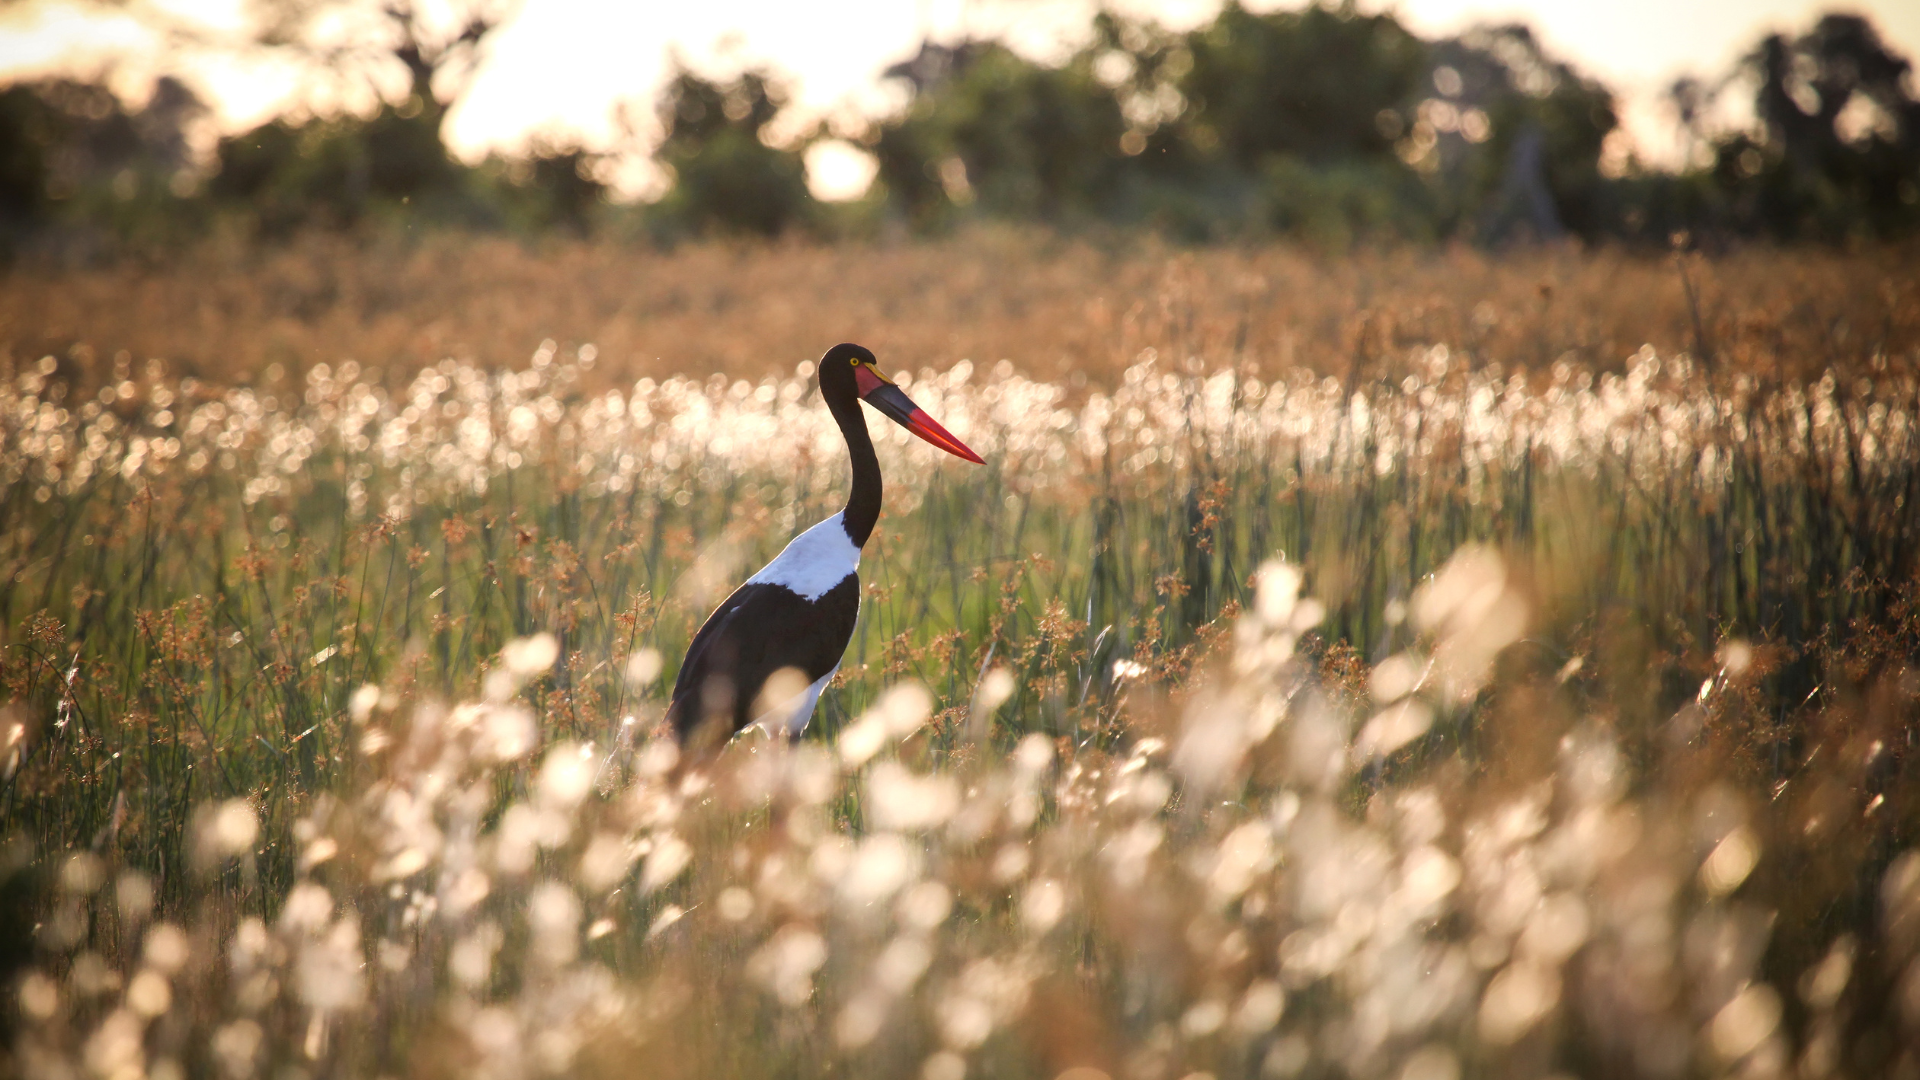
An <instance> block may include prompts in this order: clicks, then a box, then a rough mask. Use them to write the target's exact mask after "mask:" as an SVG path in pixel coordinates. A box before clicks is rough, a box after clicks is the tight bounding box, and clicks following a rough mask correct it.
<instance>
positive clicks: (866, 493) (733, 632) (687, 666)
mask: <svg viewBox="0 0 1920 1080" xmlns="http://www.w3.org/2000/svg"><path fill="white" fill-rule="evenodd" d="M819 378H820V396H821V397H822V398H823V399H824V400H825V401H826V403H827V408H828V409H829V410H830V411H831V412H832V413H833V418H834V421H835V422H836V423H838V424H839V425H840V433H841V435H842V436H844V437H845V439H846V441H847V454H848V456H849V457H850V458H851V459H852V464H853V487H852V490H851V491H849V492H848V494H847V505H846V508H845V509H844V510H842V511H841V512H840V513H838V514H835V515H833V516H832V517H830V518H828V519H826V520H825V521H822V522H821V523H819V524H818V525H815V526H814V527H813V528H811V529H808V530H807V531H806V532H803V533H801V534H800V535H799V536H797V537H795V538H794V539H793V542H792V543H790V544H788V545H787V547H786V549H785V550H784V551H782V552H781V553H780V554H779V556H778V557H776V558H775V559H774V560H773V561H772V562H770V563H768V564H767V565H766V566H764V567H762V568H761V569H760V571H759V572H758V573H756V574H754V575H753V576H752V577H751V578H748V579H747V582H746V584H744V585H742V586H740V587H739V588H738V589H735V590H734V592H733V595H731V596H729V597H727V599H726V601H725V602H724V603H722V604H721V605H720V606H719V607H718V608H716V609H715V610H714V612H713V614H712V615H709V616H707V621H706V623H705V624H704V625H702V626H701V627H700V632H699V633H697V634H695V635H694V637H693V643H692V644H691V645H689V646H687V656H686V659H685V660H683V661H681V664H680V675H679V678H678V679H676V680H675V682H674V685H673V699H672V702H671V703H670V704H669V705H668V706H667V717H668V719H669V720H670V721H671V722H672V724H673V729H674V733H675V734H676V735H677V736H678V737H679V739H680V741H681V742H682V743H683V744H684V743H688V742H690V741H696V739H695V737H696V735H698V736H699V738H698V739H697V741H699V742H701V743H703V744H708V745H711V744H714V743H718V742H720V741H724V740H725V739H726V738H728V737H730V736H732V735H733V734H734V733H735V732H738V731H740V730H741V729H742V728H745V727H747V726H748V725H749V724H755V723H758V724H763V725H765V726H766V727H768V728H770V729H772V732H773V733H785V734H788V735H790V736H794V737H797V736H798V735H799V734H800V732H801V731H803V730H805V728H806V726H807V721H808V719H809V718H811V717H812V715H813V708H814V705H815V704H816V703H817V702H818V701H819V700H820V692H821V691H822V690H824V689H825V688H826V685H827V681H828V680H829V679H831V678H832V677H833V673H834V671H835V670H837V669H838V668H839V667H840V658H841V656H842V655H843V654H844V653H845V652H846V649H847V642H848V641H849V640H851V639H852V637H853V627H854V621H855V620H856V619H857V618H858V616H859V614H860V576H859V573H858V569H859V566H860V549H861V548H862V547H864V546H866V542H867V538H868V537H869V536H871V535H872V534H873V526H874V523H875V522H877V521H878V520H879V519H880V494H881V482H880V460H879V458H877V457H875V456H874V452H873V439H872V438H871V437H870V436H869V435H868V434H867V421H866V418H865V416H864V415H863V414H862V413H861V411H860V402H861V401H863V400H864V401H866V402H867V403H869V404H871V405H872V406H874V408H876V409H878V410H880V412H881V413H883V414H885V415H886V416H888V417H889V418H891V419H893V420H894V421H896V422H897V423H899V424H900V425H901V426H903V427H905V428H906V429H907V430H908V431H911V432H913V433H914V434H915V435H918V436H920V437H921V438H922V439H925V440H926V441H927V442H930V443H932V444H933V445H935V446H938V447H940V448H941V449H942V450H945V451H947V452H948V453H950V454H953V455H955V456H956V457H962V458H965V459H967V460H968V461H972V462H975V463H978V462H979V461H980V457H979V455H977V454H975V453H974V452H973V451H972V450H969V449H967V447H966V446H965V445H964V444H963V443H961V442H960V440H958V439H956V438H954V437H953V436H952V435H950V434H948V433H947V431H946V429H945V428H943V427H941V426H940V425H939V424H937V423H935V422H934V421H933V419H932V418H931V417H929V416H927V414H926V413H924V412H922V411H921V410H920V408H919V407H918V406H916V405H914V403H913V402H912V401H910V400H908V398H907V395H906V394H904V393H902V392H901V390H900V388H899V387H897V386H895V385H894V384H893V383H891V382H889V381H887V379H886V377H885V376H883V375H881V374H880V370H879V367H878V365H877V364H876V363H875V361H874V358H873V354H872V353H871V352H868V351H867V350H866V349H863V348H861V347H860V346H858V345H836V346H834V347H833V348H832V349H829V350H827V354H826V356H824V357H822V358H821V360H820V370H819ZM783 672H785V674H784V676H783V677H776V676H781V673H783Z"/></svg>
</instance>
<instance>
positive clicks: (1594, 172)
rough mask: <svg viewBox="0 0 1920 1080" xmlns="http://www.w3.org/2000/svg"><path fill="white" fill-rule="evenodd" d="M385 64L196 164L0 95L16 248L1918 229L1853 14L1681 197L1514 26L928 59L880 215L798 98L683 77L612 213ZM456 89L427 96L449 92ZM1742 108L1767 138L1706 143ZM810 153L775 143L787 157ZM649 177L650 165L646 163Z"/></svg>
mask: <svg viewBox="0 0 1920 1080" xmlns="http://www.w3.org/2000/svg"><path fill="white" fill-rule="evenodd" d="M382 10H383V12H384V15H385V17H386V18H387V19H389V20H390V21H391V27H392V28H393V29H395V30H396V34H395V35H394V36H393V37H392V41H393V42H394V44H393V45H392V46H391V47H390V49H389V50H388V55H387V59H388V60H389V61H392V62H397V63H399V64H401V65H404V67H405V69H406V71H407V73H408V76H409V78H410V79H411V87H412V89H411V91H410V92H409V93H408V94H407V96H406V97H405V98H404V99H403V100H399V101H390V102H388V103H386V104H384V105H382V106H381V107H380V108H379V109H378V111H376V112H374V113H372V114H371V115H350V114H349V115H336V116H324V117H310V116H286V117H282V118H280V119H276V120H273V121H271V122H269V123H267V124H264V125H262V126H260V127H258V128H255V129H253V130H251V131H248V132H244V133H241V134H234V135H227V136H224V137H222V138H220V139H219V141H218V143H217V146H215V147H214V149H213V151H212V153H211V155H210V156H209V155H207V154H204V153H203V154H198V155H196V154H195V153H193V152H192V151H191V148H190V147H191V142H192V140H191V139H190V138H189V132H190V130H191V129H192V126H193V125H194V124H196V123H199V122H201V120H202V117H203V116H204V112H205V109H204V106H203V104H202V103H201V102H200V101H198V100H197V99H196V98H195V97H194V95H193V94H192V92H191V91H190V90H188V89H187V87H186V86H185V85H184V84H183V83H181V82H179V81H178V80H175V79H172V78H166V79H162V80H161V81H160V82H159V83H158V84H157V85H156V87H155V91H154V93H153V94H152V95H151V96H150V98H149V100H148V101H147V103H146V104H145V105H143V106H140V107H138V108H132V107H129V106H128V105H126V104H125V103H123V102H122V101H121V100H120V99H118V98H117V97H115V96H114V95H113V94H112V93H110V92H109V91H108V90H106V89H105V88H103V87H101V86H99V85H93V84H88V83H81V82H74V81H42V82H36V83H22V84H17V85H14V86H12V87H9V88H6V89H4V90H0V245H4V246H5V247H7V248H9V249H13V250H20V249H22V248H29V249H30V248H32V247H33V246H35V245H42V246H50V247H54V248H57V249H59V250H64V251H73V250H81V251H83V252H84V251H89V250H109V251H110V250H120V249H123V248H125V247H127V246H129V245H133V246H146V245H167V244H172V243H177V242H181V241H185V240H191V239H193V238H195V237H198V236H203V235H206V234H208V233H210V232H215V231H222V230H225V231H240V232H242V233H245V234H247V235H253V236H258V237H264V238H273V237H280V236H286V235H289V234H292V233H295V232H298V231H301V230H308V229H314V228H324V229H350V228H365V227H379V226H380V225H382V224H391V223H398V224H405V225H409V226H412V225H421V226H431V227H443V228H445V227H452V228H470V229H480V230H499V231H507V232H519V233H538V232H543V231H548V230H569V231H573V232H578V233H588V232H596V231H597V232H609V231H612V232H619V233H625V234H631V235H637V236H651V237H655V238H659V239H672V238H674V237H679V236H687V235H694V234H711V233H728V232H732V233H746V234H759V235H775V234H780V233H785V232H790V231H806V232H811V233H815V234H820V235H827V236H838V235H871V234H874V233H880V232H888V231H893V232H901V231H910V232H920V233H924V232H939V231H944V230H949V229H952V228H954V227H956V226H959V225H961V224H964V223H966V222H968V221H977V220H998V221H1009V222H1041V223H1046V224H1048V225H1051V226H1054V227H1058V228H1063V229H1097V228H1147V229H1153V230H1157V231H1160V232H1162V233H1164V234H1166V235H1168V236H1170V237H1174V238H1177V239H1182V240H1193V241H1213V240H1229V239H1237V238H1243V237H1249V236H1253V237H1259V236H1289V237H1294V238H1298V239H1303V240H1306V241H1308V242H1311V243H1316V244H1323V245H1328V246H1334V247H1340V246H1345V245H1347V244H1350V243H1353V242H1356V241H1360V242H1365V241H1371V240H1402V241H1404V240H1413V241H1431V240H1445V239H1464V240H1469V241H1472V242H1476V243H1483V244H1501V243H1508V242H1513V241H1516V240H1525V239H1551V238H1555V237H1560V236H1577V237H1580V238H1583V239H1587V240H1616V241H1626V242H1633V243H1667V242H1669V239H1670V238H1671V237H1672V236H1673V235H1674V234H1676V233H1681V232H1685V233H1688V234H1690V235H1692V236H1694V237H1696V238H1699V239H1702V240H1708V241H1712V240H1718V239H1736V238H1766V239H1771V240H1778V241H1820V242H1847V241H1853V240H1862V239H1869V240H1870V239H1880V238H1889V237H1895V236H1901V235H1908V234H1911V233H1913V232H1914V231H1916V226H1920V100H1916V97H1915V94H1914V91H1913V85H1912V79H1911V65H1910V63H1909V61H1908V60H1907V59H1906V58H1904V57H1901V56H1898V55H1896V54H1895V53H1893V52H1892V51H1891V50H1890V48H1889V47H1888V45H1887V44H1886V43H1885V42H1884V41H1882V40H1881V38H1880V37H1879V35H1878V34H1877V33H1876V31H1875V30H1874V28H1873V26H1872V25H1871V24H1870V23H1869V22H1868V21H1867V20H1866V19H1864V18H1862V17H1860V16H1856V15H1838V14H1835V15H1827V16H1825V17H1824V18H1822V19H1820V20H1819V21H1818V22H1817V23H1816V24H1814V25H1813V26H1812V27H1811V28H1810V29H1808V30H1807V31H1806V32H1805V33H1803V34H1800V35H1797V36H1794V35H1781V34H1775V35H1770V36H1768V37H1766V38H1764V39H1763V40H1761V41H1760V42H1759V43H1758V44H1757V45H1756V46H1755V47H1754V48H1753V50H1752V51H1751V52H1749V53H1748V54H1747V55H1746V57H1745V58H1744V59H1743V60H1742V61H1741V62H1740V63H1739V65H1738V66H1737V67H1736V69H1735V70H1734V71H1732V72H1729V73H1726V74H1725V75H1724V77H1722V78H1721V79H1719V80H1718V81H1715V82H1703V81H1699V80H1691V79H1689V80H1682V81H1680V82H1678V83H1676V84H1675V85H1674V86H1673V87H1672V88H1671V90H1670V92H1669V99H1670V104H1671V105H1672V107H1673V109H1674V115H1675V123H1676V132H1675V136H1676V139H1680V140H1683V141H1684V142H1685V143H1686V144H1687V145H1688V146H1690V151H1689V152H1688V155H1687V163H1686V164H1685V166H1684V167H1682V168H1680V169H1678V170H1666V169H1655V168H1651V167H1648V166H1646V165H1645V164H1643V163H1641V162H1639V161H1637V160H1634V159H1632V158H1631V157H1626V156H1621V155H1617V154H1616V155H1612V156H1609V155H1608V154H1606V153H1604V152H1603V151H1605V149H1606V144H1607V141H1608V137H1609V136H1610V135H1611V134H1613V133H1614V131H1615V129H1616V128H1617V126H1618V123H1619V119H1618V113H1617V108H1616V100H1615V97H1614V95H1613V93H1612V92H1611V91H1610V90H1608V89H1607V87H1605V86H1603V85H1602V84H1601V83H1599V82H1598V81H1597V80H1595V79H1593V78H1591V77H1589V76H1587V75H1584V74H1582V73H1580V72H1579V71H1577V70H1575V69H1574V68H1573V67H1572V66H1571V65H1569V64H1568V63H1566V62H1565V61H1563V60H1560V59H1557V58H1555V57H1553V56H1551V55H1549V54H1548V53H1547V52H1546V50H1544V49H1543V48H1542V47H1541V45H1540V43H1539V41H1538V40H1537V39H1536V38H1535V37H1534V36H1533V35H1532V33H1531V32H1530V31H1529V30H1528V29H1527V28H1526V27H1524V26H1519V25H1504V26H1490V27H1484V28H1480V29H1475V30H1472V31H1469V32H1467V33H1464V34H1461V35H1459V36H1457V37H1446V38H1438V39H1428V38H1423V37H1420V36H1419V35H1416V34H1414V33H1412V32H1411V31H1409V30H1408V29H1407V28H1406V27H1405V26H1403V25H1402V24H1401V23H1400V22H1399V21H1398V20H1397V19H1396V18H1395V17H1394V16H1393V15H1392V14H1371V15H1370V14H1361V13H1359V12H1357V11H1356V10H1354V9H1353V8H1352V7H1351V6H1342V7H1337V8H1336V7H1325V6H1314V7H1309V8H1306V9H1304V10H1299V11H1279V12H1272V13H1266V14H1258V13H1254V12H1250V11H1248V10H1246V9H1244V8H1242V7H1240V6H1238V5H1237V4H1233V3H1229V4H1228V5H1227V6H1226V7H1225V8H1224V9H1223V10H1222V11H1221V12H1220V14H1219V15H1218V16H1217V17H1216V18H1215V19H1214V20H1213V21H1212V22H1210V23H1208V24H1206V25H1204V26H1201V27H1199V28H1197V29H1195V30H1192V31H1188V32H1179V33H1176V32H1172V31H1168V30H1166V29H1164V28H1161V27H1158V26H1155V25H1153V24H1150V23H1143V22H1135V21H1130V20H1127V19H1123V18H1120V17H1118V16H1115V15H1113V14H1110V13H1103V14H1100V15H1098V16H1096V17H1095V19H1094V22H1093V25H1092V27H1091V33H1090V34H1089V35H1088V42H1089V43H1088V44H1087V45H1086V46H1085V47H1084V48H1082V49H1081V50H1080V51H1078V52H1077V53H1075V54H1073V55H1072V56H1071V57H1069V58H1067V59H1066V60H1065V62H1063V63H1060V64H1057V65H1053V64H1046V63H1041V62H1037V61H1034V60H1030V59H1027V58H1025V57H1023V56H1021V55H1020V54H1018V53H1016V52H1014V51H1013V50H1012V49H1010V48H1008V47H1007V46H1006V45H1005V44H1003V43H1001V42H997V41H968V42H964V43H962V44H959V45H953V46H945V45H938V44H932V43H929V44H926V45H925V46H923V47H922V49H921V50H920V52H919V54H918V55H917V56H915V57H914V58H913V59H911V60H909V61H907V62H905V63H902V64H900V65H897V66H896V67H894V68H893V69H891V70H890V71H889V72H888V78H890V79H895V80H899V82H900V83H901V84H902V85H903V86H904V87H905V88H906V89H907V90H908V91H909V96H908V99H907V104H906V106H905V107H904V109H902V110H901V111H899V112H898V113H896V114H894V115H890V116H886V117H883V118H879V119H876V120H872V121H870V122H867V123H865V124H864V125H863V126H861V127H860V129H859V130H854V131H847V130H845V129H844V127H843V128H842V129H841V130H840V131H839V132H838V134H839V135H840V136H841V137H845V138H849V139H850V140H851V141H853V142H855V143H857V144H859V145H862V146H864V147H865V148H866V149H867V150H868V151H869V152H871V153H872V155H873V156H874V158H875V160H876V161H877V162H878V175H877V177H876V179H875V182H874V184H873V186H872V188H871V189H870V191H869V192H868V194H867V195H866V196H865V198H863V199H861V200H859V201H857V202H854V203H849V204H822V203H820V202H818V201H816V200H815V199H813V198H812V197H811V195H810V194H809V193H808V189H807V184H806V172H805V168H804V165H803V155H804V154H805V152H806V150H807V148H808V146H809V145H810V144H811V143H812V142H813V141H815V140H818V139H823V138H829V137H832V134H833V133H831V132H829V130H828V129H827V128H826V126H825V125H817V126H816V127H815V128H814V129H813V130H812V131H810V132H807V133H805V134H803V135H800V136H798V137H794V138H791V139H788V140H786V141H784V142H780V143H778V144H776V143H774V142H770V141H769V138H768V132H769V131H770V130H773V129H775V128H779V127H782V125H776V124H775V123H774V121H775V120H776V118H777V117H779V116H780V114H781V112H782V110H783V109H785V108H786V105H787V95H786V92H785V90H784V88H783V86H782V84H781V81H780V79H779V78H778V77H777V76H776V75H775V74H774V73H772V72H769V71H765V70H758V69H750V70H746V71H743V72H740V73H739V74H737V75H735V76H732V77H727V78H719V79H714V78H709V77H707V76H704V75H701V74H698V73H695V72H693V71H691V70H688V69H686V68H685V67H684V66H678V65H677V66H676V68H675V71H674V74H673V75H672V77H671V78H670V80H669V81H668V83H667V85H666V86H665V88H664V89H663V90H662V91H661V93H660V96H659V99H658V100H657V101H656V102H655V103H654V108H655V109H656V111H657V114H658V116H659V119H660V125H661V131H662V132H663V136H664V137H663V138H661V139H659V141H658V142H657V144H655V145H651V146H649V147H647V148H646V150H645V151H644V152H646V153H650V154H651V155H652V157H653V159H654V160H655V161H656V162H657V163H658V164H659V165H661V166H662V167H663V168H664V171H665V172H666V173H667V174H668V175H669V176H670V178H671V182H670V186H669V187H668V189H667V190H666V193H665V195H664V196H663V197H662V198H660V199H659V200H658V201H655V202H651V203H640V204H620V203H617V202H615V201H613V200H610V199H609V197H608V196H609V189H608V186H607V181H606V179H605V178H606V176H607V173H608V165H609V164H610V162H611V161H612V160H613V158H614V157H616V156H618V155H617V154H612V153H600V152H594V151H589V150H586V149H583V148H582V147H580V146H578V145H567V144H554V143H542V144H538V145H536V146H534V147H533V148H531V149H530V150H529V151H527V152H526V153H525V154H524V155H523V156H520V157H514V158H503V157H493V158H489V159H488V160H486V161H484V162H482V163H481V164H479V165H467V164H464V163H462V162H460V161H459V160H457V159H456V158H454V157H453V156H452V155H450V154H449V153H448V151H447V148H446V146H445V143H444V140H443V138H442V133H443V126H444V123H443V122H444V120H445V117H446V113H447V110H448V108H449V107H450V106H451V104H452V99H453V98H454V97H455V96H457V94H449V93H448V92H447V91H446V89H445V86H446V83H447V81H448V80H446V79H445V78H444V77H442V76H443V74H444V73H443V72H442V71H441V66H442V62H443V61H446V62H451V60H452V59H453V58H455V57H465V58H466V59H467V60H468V62H469V63H470V59H471V55H472V52H473V50H474V49H475V48H477V46H478V44H479V42H480V41H481V39H483V38H484V37H485V36H486V35H487V34H488V33H490V32H491V30H492V29H493V28H494V26H495V25H497V21H481V20H477V19H476V20H475V21H473V22H470V23H468V24H467V25H465V26H464V27H462V28H461V32H460V36H459V37H457V38H454V39H451V40H448V41H442V42H439V43H437V44H435V43H431V42H426V41H424V40H423V35H424V34H425V31H424V30H423V29H422V28H421V27H420V25H419V24H418V23H417V22H415V21H414V20H413V18H412V15H411V13H410V10H409V9H407V8H404V7H392V6H389V7H386V8H384V9H382ZM436 88H438V89H436ZM1748 97H1750V99H1751V113H1752V117H1753V119H1752V122H1751V123H1750V124H1748V125H1747V126H1744V127H1729V126H1725V125H1722V124H1720V123H1718V122H1717V120H1716V118H1717V117H1719V116H1720V115H1722V113H1723V111H1724V110H1722V109H1721V108H1720V106H1721V105H1723V104H1725V103H1726V102H1728V101H1732V100H1735V99H1744V98H1748ZM792 126H793V125H790V124H789V125H784V127H785V128H789V129H790V128H791V127H792ZM634 152H641V151H637V150H636V151H634Z"/></svg>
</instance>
